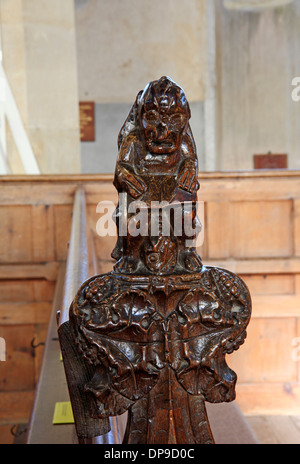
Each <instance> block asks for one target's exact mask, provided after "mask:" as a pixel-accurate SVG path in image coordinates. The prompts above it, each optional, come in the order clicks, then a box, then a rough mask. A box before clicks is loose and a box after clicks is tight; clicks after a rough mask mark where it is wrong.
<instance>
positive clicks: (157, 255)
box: [70, 77, 251, 444]
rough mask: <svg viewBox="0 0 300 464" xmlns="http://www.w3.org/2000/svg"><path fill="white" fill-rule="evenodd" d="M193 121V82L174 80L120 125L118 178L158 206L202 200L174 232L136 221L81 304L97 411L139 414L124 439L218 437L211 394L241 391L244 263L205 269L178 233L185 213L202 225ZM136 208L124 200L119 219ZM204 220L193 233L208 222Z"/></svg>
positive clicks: (77, 315) (76, 324) (80, 332)
mask: <svg viewBox="0 0 300 464" xmlns="http://www.w3.org/2000/svg"><path fill="white" fill-rule="evenodd" d="M189 118H190V109H189V105H188V102H187V100H186V98H185V95H184V93H183V91H182V89H181V88H180V87H179V86H178V85H177V84H175V83H174V82H173V81H172V80H171V79H169V78H168V77H163V78H161V79H160V80H158V81H154V82H152V83H150V84H148V86H147V87H146V88H145V90H144V91H143V92H140V93H139V94H138V96H137V99H136V102H135V103H134V105H133V107H132V109H131V111H130V113H129V115H128V118H127V120H126V121H125V123H124V126H123V127H122V129H121V131H120V134H119V139H118V145H119V157H118V160H117V165H116V173H115V180H114V185H115V186H116V188H117V190H118V192H119V194H120V193H126V195H127V199H128V203H129V204H130V203H131V202H133V201H136V200H137V199H138V200H140V201H142V202H143V205H146V206H148V207H149V211H151V202H152V201H162V200H166V201H167V202H173V203H175V204H177V205H181V206H184V204H185V202H187V203H188V204H189V205H191V204H192V205H193V207H192V208H190V209H188V211H189V212H188V214H186V211H185V209H184V208H182V209H181V210H180V211H181V216H180V217H179V218H178V216H177V217H176V216H175V215H174V216H172V217H171V216H169V217H170V218H171V219H170V232H169V235H163V234H162V233H161V232H160V229H159V228H158V233H157V231H156V235H155V236H153V235H151V230H149V233H148V234H145V235H143V236H141V235H140V236H132V235H131V234H130V226H128V230H127V233H126V234H123V235H122V236H121V235H120V234H119V237H118V241H117V244H116V246H115V248H114V250H113V253H112V256H113V257H114V259H115V260H116V264H115V267H114V270H113V271H111V272H110V273H108V274H105V275H100V276H96V277H93V278H91V279H89V280H88V281H87V282H85V283H84V284H83V285H82V287H81V288H80V289H79V291H78V294H77V296H76V297H75V299H74V301H73V303H72V305H71V308H70V327H71V332H72V335H73V338H74V342H75V343H76V346H77V349H78V351H79V353H80V354H81V357H82V359H83V360H84V362H85V363H86V364H87V365H88V366H89V368H90V367H92V372H93V375H92V376H91V378H90V379H89V381H88V382H87V383H86V385H85V394H86V395H89V396H90V400H91V414H93V415H94V417H98V418H105V417H109V416H116V415H120V414H122V413H123V412H125V411H128V413H129V415H128V425H127V431H126V434H125V437H124V443H152V444H168V443H174V444H176V443H178V444H189V443H213V442H214V439H213V436H212V433H211V430H210V427H209V423H208V420H207V415H206V410H205V401H208V402H212V403H218V402H224V401H226V402H228V401H232V400H234V399H235V384H236V379H237V378H236V374H235V373H234V372H233V371H232V370H231V369H230V368H229V367H228V365H227V364H226V361H225V355H226V354H230V353H232V352H233V351H234V350H237V349H238V348H239V346H240V345H241V344H242V343H243V342H244V339H245V337H246V327H247V325H248V323H249V319H250V314H251V300H250V295H249V291H248V289H247V287H246V285H245V284H244V282H243V281H242V280H241V279H240V278H239V277H238V276H237V275H235V274H233V273H232V272H230V271H227V270H224V269H219V268H215V267H205V266H204V265H203V264H202V262H201V259H200V257H199V256H198V254H197V251H196V248H195V247H187V246H186V243H187V242H186V239H187V236H186V235H185V234H182V235H180V236H178V235H176V234H174V229H175V225H176V224H175V222H176V221H175V219H176V220H178V219H179V220H181V221H184V219H186V216H188V217H189V219H190V221H191V223H192V224H193V226H195V224H196V223H197V216H196V208H194V206H195V204H196V200H197V190H198V188H199V184H198V180H197V176H198V169H197V155H196V149H195V144H194V140H193V137H192V133H191V130H190V126H189V123H188V121H189ZM158 209H159V208H158ZM160 209H161V210H163V208H160ZM125 213H126V212H125V211H124V210H122V208H120V207H119V206H118V207H117V209H116V212H115V219H116V223H117V225H118V224H119V219H120V217H121V215H123V214H125ZM161 214H163V211H161ZM136 216H137V214H134V213H133V214H131V215H130V214H129V215H128V216H127V220H128V224H130V221H131V220H132V219H133V220H134V219H135V218H136ZM156 217H158V223H159V221H160V219H161V218H162V216H159V215H158V216H156ZM159 218H160V219H159ZM192 229H193V230H192V232H191V233H190V234H189V238H190V237H191V236H192V237H194V238H195V235H196V234H197V231H199V228H198V229H197V227H194V228H192Z"/></svg>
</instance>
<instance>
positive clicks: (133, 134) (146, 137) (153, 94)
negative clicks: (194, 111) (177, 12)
mask: <svg viewBox="0 0 300 464" xmlns="http://www.w3.org/2000/svg"><path fill="white" fill-rule="evenodd" d="M190 116H191V113H190V108H189V104H188V102H187V100H186V97H185V94H184V92H183V90H182V89H181V88H180V87H179V86H178V85H177V84H175V83H174V82H173V81H172V80H171V79H170V78H168V77H165V76H164V77H162V78H161V79H159V80H158V81H154V82H151V83H150V84H148V85H147V86H146V88H145V89H144V91H143V92H139V94H138V96H137V99H136V102H135V104H134V105H133V108H132V109H131V111H130V114H129V116H128V118H127V120H126V122H125V124H124V126H123V128H122V129H121V131H120V135H119V139H118V141H119V157H118V160H117V164H116V171H115V179H114V185H115V187H116V188H117V190H118V192H119V193H126V194H127V201H126V206H125V207H128V209H129V210H130V204H131V203H132V202H135V204H137V205H139V204H141V203H142V204H143V205H144V207H147V208H148V210H149V212H150V214H151V212H152V213H154V208H153V203H154V202H156V203H160V202H162V201H164V202H167V203H169V204H171V206H173V209H174V210H175V211H178V210H179V209H181V217H180V218H178V216H177V215H176V214H175V213H174V217H175V218H176V219H175V220H176V221H181V223H182V224H181V229H182V232H183V233H182V234H180V236H179V235H175V234H174V220H173V224H171V232H170V234H169V236H167V235H164V238H162V237H163V235H162V234H161V233H156V234H154V235H153V233H152V232H151V230H150V228H148V229H147V230H146V231H145V233H144V234H141V235H139V236H136V235H135V236H133V235H132V232H131V230H130V227H128V228H127V231H126V233H125V236H123V237H119V240H118V242H117V246H116V247H115V249H114V251H113V253H112V256H113V257H114V258H115V259H117V260H118V263H117V265H116V270H118V271H120V272H130V273H139V272H142V273H144V272H145V270H148V272H155V273H157V272H162V273H165V272H167V271H169V272H174V271H176V270H178V269H180V270H182V269H185V270H189V271H191V272H194V271H196V270H200V269H201V261H200V259H199V256H198V255H197V253H195V250H194V248H193V247H187V246H186V240H188V239H190V240H192V239H193V238H194V239H195V238H196V235H197V227H198V229H199V223H197V216H196V200H197V190H198V188H199V184H198V162H197V154H196V147H195V143H194V140H193V136H192V133H191V130H190V126H189V119H190ZM137 200H139V203H137V202H136V201H137ZM188 203H189V204H190V207H188V206H187V205H188ZM176 208H177V210H176ZM169 210H170V206H166V207H165V209H164V208H161V211H160V216H158V221H159V217H160V220H162V219H163V218H164V216H163V215H164V214H165V218H167V215H166V213H167V212H168V214H169ZM120 216H123V217H124V208H122V211H120V208H119V207H118V208H117V211H116V221H117V224H118V219H119V217H120ZM162 216H163V217H162ZM135 217H136V222H134V221H135ZM144 217H145V216H144ZM128 220H129V222H130V223H131V226H137V224H136V223H137V222H138V221H139V216H138V215H136V214H134V212H133V213H132V212H131V213H129V214H128ZM150 222H151V219H150V216H149V218H148V224H150ZM188 223H190V224H192V225H193V226H192V228H191V229H192V232H190V233H189V236H187V234H186V233H185V231H186V230H187V227H185V225H186V224H188ZM131 228H132V227H131ZM145 237H148V240H147V239H146V238H145ZM143 254H144V255H146V259H145V260H141V256H142V255H143ZM174 254H175V255H176V257H177V258H178V259H176V260H175V262H174Z"/></svg>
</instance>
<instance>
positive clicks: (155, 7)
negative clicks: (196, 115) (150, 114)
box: [75, 0, 206, 103]
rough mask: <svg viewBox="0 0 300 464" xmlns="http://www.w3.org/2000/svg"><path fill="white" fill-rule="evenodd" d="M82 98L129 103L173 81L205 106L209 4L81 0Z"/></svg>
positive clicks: (78, 20) (177, 0)
mask: <svg viewBox="0 0 300 464" xmlns="http://www.w3.org/2000/svg"><path fill="white" fill-rule="evenodd" d="M75 4H76V5H77V9H76V35H77V51H78V76H79V97H80V99H81V100H87V99H90V100H93V101H95V102H98V103H116V102H117V103H124V102H131V101H133V100H134V98H135V96H136V94H137V92H138V91H139V90H141V89H143V88H144V86H145V85H146V84H147V83H148V82H149V81H151V80H154V79H158V78H159V77H161V76H162V75H169V76H170V77H171V78H172V79H173V80H175V81H176V82H177V83H178V84H179V85H181V86H182V87H183V88H184V89H185V91H186V94H187V97H188V99H189V100H190V101H203V100H204V93H205V63H206V31H205V15H206V0H200V1H199V0H163V1H162V0H143V1H141V0H109V1H106V0H77V2H75Z"/></svg>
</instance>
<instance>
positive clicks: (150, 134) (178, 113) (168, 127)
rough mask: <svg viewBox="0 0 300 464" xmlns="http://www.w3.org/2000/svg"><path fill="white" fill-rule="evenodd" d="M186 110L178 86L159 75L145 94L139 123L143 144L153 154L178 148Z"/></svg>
mask: <svg viewBox="0 0 300 464" xmlns="http://www.w3.org/2000/svg"><path fill="white" fill-rule="evenodd" d="M189 117H190V114H189V109H188V107H187V102H186V99H185V96H184V94H183V92H182V90H181V89H180V88H179V87H178V86H177V85H175V84H174V83H173V82H172V81H171V80H169V79H168V78H162V79H160V80H159V81H157V83H155V84H154V85H153V87H151V88H150V89H149V90H148V92H147V93H146V95H145V100H144V105H143V108H142V111H141V125H142V130H143V133H144V138H145V144H146V148H147V150H148V151H149V152H150V153H154V154H158V155H159V154H172V153H174V152H175V151H176V150H178V149H179V146H180V143H181V139H182V135H183V133H184V131H185V130H186V127H187V124H188V120H189Z"/></svg>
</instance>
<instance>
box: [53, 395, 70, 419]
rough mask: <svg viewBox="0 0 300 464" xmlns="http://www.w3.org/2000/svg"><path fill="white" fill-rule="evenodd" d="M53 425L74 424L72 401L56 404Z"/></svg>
mask: <svg viewBox="0 0 300 464" xmlns="http://www.w3.org/2000/svg"><path fill="white" fill-rule="evenodd" d="M53 424H74V417H73V411H72V406H71V403H70V401H63V402H61V403H56V404H55V408H54V414H53Z"/></svg>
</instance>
